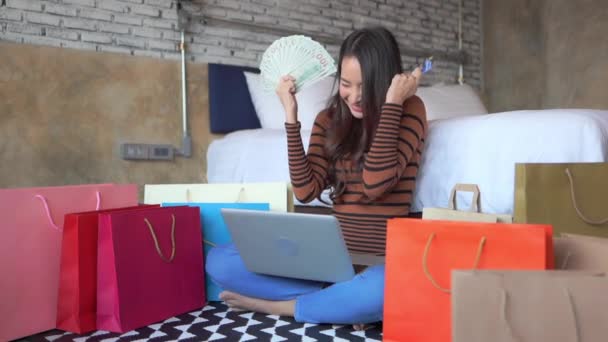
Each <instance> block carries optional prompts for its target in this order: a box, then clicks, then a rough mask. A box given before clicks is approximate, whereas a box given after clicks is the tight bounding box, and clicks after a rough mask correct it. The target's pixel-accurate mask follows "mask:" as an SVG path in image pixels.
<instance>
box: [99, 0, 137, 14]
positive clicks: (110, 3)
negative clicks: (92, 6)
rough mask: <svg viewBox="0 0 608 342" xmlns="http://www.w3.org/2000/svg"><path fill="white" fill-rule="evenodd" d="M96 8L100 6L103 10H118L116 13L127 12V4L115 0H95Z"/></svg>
mask: <svg viewBox="0 0 608 342" xmlns="http://www.w3.org/2000/svg"><path fill="white" fill-rule="evenodd" d="M97 8H101V9H104V10H108V11H112V12H118V13H127V12H129V4H127V3H125V2H122V1H116V0H102V1H97Z"/></svg>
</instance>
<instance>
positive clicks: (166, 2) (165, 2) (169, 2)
mask: <svg viewBox="0 0 608 342" xmlns="http://www.w3.org/2000/svg"><path fill="white" fill-rule="evenodd" d="M145 1H146V5H152V6H157V7H165V8H172V7H173V0H145Z"/></svg>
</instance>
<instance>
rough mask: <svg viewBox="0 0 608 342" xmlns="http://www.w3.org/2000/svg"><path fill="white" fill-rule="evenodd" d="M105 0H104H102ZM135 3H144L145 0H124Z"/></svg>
mask: <svg viewBox="0 0 608 342" xmlns="http://www.w3.org/2000/svg"><path fill="white" fill-rule="evenodd" d="M102 1H103V0H102ZM124 1H127V2H130V3H133V4H143V3H144V0H124Z"/></svg>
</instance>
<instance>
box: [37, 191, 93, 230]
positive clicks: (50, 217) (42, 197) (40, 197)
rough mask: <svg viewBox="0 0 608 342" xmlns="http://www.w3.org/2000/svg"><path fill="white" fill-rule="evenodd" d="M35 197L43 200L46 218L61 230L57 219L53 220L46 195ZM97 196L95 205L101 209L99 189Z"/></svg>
mask: <svg viewBox="0 0 608 342" xmlns="http://www.w3.org/2000/svg"><path fill="white" fill-rule="evenodd" d="M34 197H35V198H37V199H39V200H40V201H42V205H44V211H45V212H46V218H47V219H48V220H49V224H50V225H51V227H53V228H55V229H57V230H61V228H59V226H57V224H56V223H55V221H53V216H51V210H50V209H49V203H48V201H47V200H46V197H44V196H42V195H35V196H34ZM95 197H97V205H96V206H95V210H99V208H100V207H101V193H100V192H99V191H95Z"/></svg>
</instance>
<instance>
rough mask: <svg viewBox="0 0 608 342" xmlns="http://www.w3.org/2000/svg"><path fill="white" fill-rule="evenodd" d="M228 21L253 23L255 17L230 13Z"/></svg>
mask: <svg viewBox="0 0 608 342" xmlns="http://www.w3.org/2000/svg"><path fill="white" fill-rule="evenodd" d="M228 19H236V20H241V21H253V16H252V15H251V14H246V13H241V12H228Z"/></svg>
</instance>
